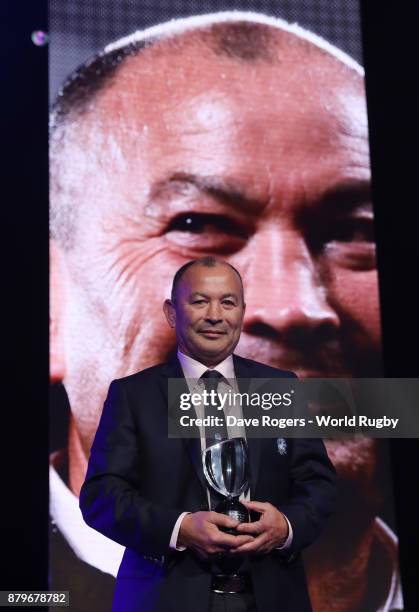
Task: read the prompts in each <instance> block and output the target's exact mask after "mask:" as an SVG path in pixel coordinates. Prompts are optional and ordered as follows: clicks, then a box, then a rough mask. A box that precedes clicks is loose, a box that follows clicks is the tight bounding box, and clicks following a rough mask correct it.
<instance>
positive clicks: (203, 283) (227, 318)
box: [165, 265, 245, 366]
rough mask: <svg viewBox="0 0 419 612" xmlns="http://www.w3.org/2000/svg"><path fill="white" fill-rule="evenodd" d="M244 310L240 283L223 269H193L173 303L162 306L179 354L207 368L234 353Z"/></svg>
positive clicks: (187, 272)
mask: <svg viewBox="0 0 419 612" xmlns="http://www.w3.org/2000/svg"><path fill="white" fill-rule="evenodd" d="M244 310H245V307H244V303H243V295H242V287H241V283H240V280H239V278H238V276H237V274H236V273H235V272H234V270H233V269H232V268H230V267H229V266H226V265H217V266H214V267H211V268H208V267H206V266H202V265H194V266H192V267H191V268H189V269H188V270H187V271H186V272H185V274H184V275H183V276H182V278H181V280H180V282H179V284H178V287H177V289H176V297H175V301H174V303H172V302H168V301H167V302H166V303H165V311H166V313H167V315H166V316H167V318H168V321H169V323H170V325H171V326H172V327H175V328H176V339H177V342H178V346H179V348H180V350H181V351H182V352H184V353H185V354H186V355H189V356H190V357H192V358H193V359H196V360H197V361H200V362H201V363H204V364H205V365H207V366H213V365H216V364H218V363H220V362H221V361H223V359H225V358H226V357H228V355H231V354H232V353H233V351H234V349H235V348H236V345H237V343H238V341H239V338H240V332H241V329H242V324H243V315H244Z"/></svg>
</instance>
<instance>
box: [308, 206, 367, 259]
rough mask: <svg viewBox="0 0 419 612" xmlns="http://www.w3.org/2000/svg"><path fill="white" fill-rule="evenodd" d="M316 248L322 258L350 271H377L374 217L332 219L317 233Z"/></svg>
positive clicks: (315, 237)
mask: <svg viewBox="0 0 419 612" xmlns="http://www.w3.org/2000/svg"><path fill="white" fill-rule="evenodd" d="M316 234H317V235H314V238H313V240H312V247H313V250H314V251H315V252H317V253H318V254H319V255H320V256H324V257H327V258H329V259H331V260H333V261H334V262H335V263H337V264H338V265H341V266H343V267H347V268H353V269H359V270H367V269H370V268H373V267H375V240H374V225H373V219H372V216H368V217H350V218H343V219H342V218H341V219H331V220H329V221H328V222H326V223H324V224H323V225H322V227H321V228H319V231H318V232H316Z"/></svg>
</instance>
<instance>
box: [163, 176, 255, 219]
mask: <svg viewBox="0 0 419 612" xmlns="http://www.w3.org/2000/svg"><path fill="white" fill-rule="evenodd" d="M190 188H194V189H196V190H197V191H199V192H201V193H202V194H204V195H209V196H211V197H213V198H215V199H216V200H218V201H219V202H222V203H224V204H226V205H228V206H230V207H232V208H234V209H237V210H239V211H242V210H243V209H245V210H246V212H247V213H257V212H259V211H260V209H261V208H262V207H263V203H262V202H260V201H259V200H257V199H255V198H252V197H249V196H248V195H247V194H246V193H245V191H244V189H242V188H241V187H240V185H237V184H235V183H233V182H232V181H227V180H224V179H220V178H219V177H216V176H204V175H198V174H187V173H182V172H178V173H174V174H172V175H171V176H169V177H168V178H166V179H163V180H162V181H158V182H157V183H155V184H154V185H153V187H152V190H151V199H152V200H159V199H164V198H165V197H170V196H171V195H173V194H179V195H181V194H183V193H185V194H186V193H188V192H189V189H190Z"/></svg>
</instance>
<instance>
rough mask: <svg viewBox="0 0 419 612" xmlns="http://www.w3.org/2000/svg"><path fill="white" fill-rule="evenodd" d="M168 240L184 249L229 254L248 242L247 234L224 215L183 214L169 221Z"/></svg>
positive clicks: (166, 232) (236, 223) (240, 226)
mask: <svg viewBox="0 0 419 612" xmlns="http://www.w3.org/2000/svg"><path fill="white" fill-rule="evenodd" d="M165 234H166V237H167V239H168V240H169V241H170V242H172V243H173V244H177V245H180V246H182V247H184V248H185V249H187V248H190V249H191V250H199V251H216V252H219V253H232V252H234V251H238V250H239V249H241V248H242V247H243V246H244V245H245V244H246V242H247V239H248V233H247V231H246V229H245V228H244V227H243V226H242V225H240V224H239V223H238V222H237V221H234V220H233V219H231V218H229V217H227V216H226V215H212V214H203V213H184V214H181V215H177V216H176V217H175V218H174V219H172V220H171V221H170V223H169V225H168V227H167V228H166V230H165Z"/></svg>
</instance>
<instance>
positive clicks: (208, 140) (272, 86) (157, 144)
mask: <svg viewBox="0 0 419 612" xmlns="http://www.w3.org/2000/svg"><path fill="white" fill-rule="evenodd" d="M80 119H81V120H82V121H83V129H82V130H80V128H79V120H80ZM79 120H77V121H76V122H75V123H74V124H73V126H71V125H70V126H69V127H68V128H67V129H66V130H65V131H64V133H63V136H65V137H64V138H61V142H60V139H56V140H57V142H58V143H59V146H58V147H57V148H56V151H57V153H56V157H57V158H59V157H60V156H61V155H62V150H63V149H62V145H63V144H64V142H65V143H66V144H70V145H71V143H73V144H74V145H75V148H76V149H78V152H77V154H76V155H75V154H74V151H73V153H72V154H71V155H67V159H71V165H72V166H73V170H74V169H76V170H77V172H78V173H80V169H81V172H84V171H85V169H87V168H89V166H90V168H91V166H92V164H96V163H97V162H98V161H99V163H100V165H101V166H102V165H103V166H105V164H106V163H107V160H108V162H110V163H112V164H113V165H115V166H116V169H117V170H118V168H119V169H120V170H121V171H124V172H125V171H126V170H129V171H130V172H131V171H132V172H134V170H135V168H133V167H132V164H134V165H135V164H136V165H137V166H138V164H139V163H140V164H141V172H142V174H143V175H144V176H145V175H146V176H147V177H149V179H150V180H149V184H148V186H147V190H146V191H144V190H143V192H142V195H143V196H147V197H148V196H154V195H155V194H158V195H159V196H161V195H162V194H163V193H164V192H166V193H167V188H168V187H170V188H176V189H179V188H181V189H183V188H184V187H185V181H183V180H181V181H180V183H179V180H178V179H179V176H180V175H185V174H187V175H198V176H199V177H201V178H203V179H204V178H205V181H206V183H207V187H208V188H209V189H213V188H214V189H218V188H219V187H222V189H223V190H224V192H225V194H226V195H227V196H229V195H231V194H233V193H236V192H237V193H240V194H241V195H242V196H243V197H244V198H246V200H247V203H250V202H251V201H252V200H255V201H256V200H259V201H260V200H266V198H267V197H269V191H270V190H272V188H273V187H272V184H271V183H272V178H271V177H272V173H273V169H272V168H269V167H267V166H266V160H265V159H263V156H261V155H259V154H258V149H260V148H264V150H265V151H268V152H269V154H270V155H271V162H270V163H271V164H272V165H274V164H276V163H277V161H278V159H279V158H283V155H284V154H286V156H287V165H288V166H291V165H292V164H294V168H295V169H296V170H298V168H300V169H302V165H307V164H308V165H310V164H311V161H310V160H309V159H308V158H307V156H310V155H311V156H312V157H313V161H315V159H316V157H317V156H318V155H321V154H324V155H330V154H331V145H334V144H336V142H337V141H338V140H339V137H340V136H341V137H342V138H346V141H347V144H348V146H351V147H352V149H354V147H353V146H352V144H355V148H356V149H357V151H356V152H355V157H356V159H354V163H355V164H356V165H358V166H359V162H360V161H361V163H362V165H363V166H364V167H365V173H364V174H365V178H367V176H368V159H367V158H368V150H367V144H366V143H367V141H366V113H365V103H364V90H363V80H362V77H361V76H360V74H359V71H357V69H356V68H355V67H354V66H350V65H348V62H346V63H345V62H343V61H341V59H338V58H337V57H336V56H335V55H332V54H331V53H330V52H329V51H328V50H325V49H321V48H319V47H318V46H316V45H314V44H313V43H312V42H310V41H308V40H305V39H303V38H300V37H297V36H296V35H295V34H294V33H290V32H287V31H282V30H279V29H276V28H273V27H269V26H266V25H261V24H250V23H242V24H240V23H228V24H225V23H221V24H216V25H215V26H214V25H213V26H211V27H209V28H207V29H204V30H196V31H188V32H186V33H183V34H180V35H177V36H174V37H172V38H169V39H167V40H162V41H159V42H157V43H155V44H153V45H152V46H150V47H146V48H144V49H142V50H141V51H140V52H139V53H138V54H136V55H133V56H127V57H126V58H125V59H124V60H123V61H122V63H121V64H120V65H119V66H118V67H117V69H116V70H115V71H114V73H113V75H112V76H111V78H110V79H109V80H108V81H107V82H106V83H105V85H103V86H102V88H101V89H99V91H98V92H97V93H96V95H95V96H94V97H93V99H92V100H91V103H89V105H88V106H87V107H86V110H85V112H84V113H83V114H82V115H81V116H80V117H79ZM299 133H300V134H303V133H304V134H305V138H304V142H299V139H298V134H299ZM296 134H297V138H296V137H295V136H296ZM350 139H354V141H353V143H349V140H350ZM360 139H361V140H363V141H364V145H363V147H360V146H358V142H355V141H358V140H360ZM303 145H304V148H305V159H304V160H303V159H302V158H301V151H300V150H299V147H300V148H301V146H303ZM361 148H362V151H361ZM53 149H54V147H53ZM196 149H198V150H199V151H200V152H201V153H202V154H203V155H201V156H200V159H199V160H198V159H196V160H195V159H194V154H193V155H191V151H192V150H196ZM53 157H54V154H53ZM250 157H251V158H252V159H253V160H259V161H260V163H263V164H264V168H261V170H263V171H264V174H265V180H264V181H263V182H262V181H261V180H260V172H259V176H258V179H257V180H252V177H251V176H250V180H247V183H248V185H247V186H246V193H244V192H243V186H242V184H241V183H242V180H241V175H243V174H246V175H249V167H248V164H246V163H245V164H243V163H241V162H245V161H246V160H249V158H250ZM265 157H266V156H265ZM338 157H339V156H338ZM338 157H337V158H336V160H335V162H336V163H339V159H338ZM360 157H362V160H360V159H359V158H360ZM78 158H79V163H77V162H76V160H77V159H78ZM85 158H87V160H86V159H85ZM135 158H137V159H135ZM100 160H102V161H100ZM139 160H141V162H139ZM162 161H163V162H164V161H166V162H167V163H166V168H165V169H163V168H162V167H161V166H162V164H161V162H162ZM195 162H196V163H195ZM344 163H346V161H345V162H344ZM197 165H198V167H197ZM76 166H77V168H76ZM56 168H57V169H58V170H59V171H58V172H53V174H55V176H56V177H57V178H58V177H60V180H61V182H62V183H65V182H67V187H68V186H69V185H70V184H71V183H72V184H71V189H72V190H75V189H77V187H76V186H75V184H74V179H73V178H71V177H72V175H73V171H72V168H71V167H68V168H67V170H66V171H65V172H63V171H62V168H61V169H60V168H59V164H57V166H56ZM221 168H222V171H221ZM156 169H159V170H160V173H156V172H154V170H156ZM138 170H139V167H137V171H138ZM257 170H258V168H257V167H256V166H255V167H254V171H255V172H256V171H257ZM349 178H350V177H349ZM221 180H222V181H223V185H221V183H220V181H221ZM330 180H334V179H333V177H330ZM226 181H227V182H228V183H229V184H228V185H225V184H224V183H226ZM140 182H141V181H140ZM190 183H191V182H190V181H186V187H187V188H188V189H189V188H190ZM78 184H83V182H82V181H78ZM192 184H193V186H196V185H195V184H194V182H193V181H192ZM224 187H225V189H224ZM139 188H140V187H139ZM52 189H53V191H54V185H53V186H52ZM65 189H66V185H65V184H62V185H61V186H60V189H58V190H57V193H59V192H60V190H61V193H62V192H63V191H65ZM319 195H320V196H321V194H319ZM59 199H60V196H58V197H57V200H59ZM73 199H74V198H73ZM150 199H152V200H153V202H156V199H155V198H154V197H153V198H150ZM61 200H63V198H62V197H61ZM68 201H70V198H68ZM53 207H54V204H53ZM56 211H58V214H57V215H55V217H56V218H57V219H59V218H60V214H59V211H60V208H59V206H56ZM70 213H71V211H70V209H69V207H68V208H67V214H64V215H63V214H61V219H62V220H63V221H64V223H61V225H65V223H67V225H68V223H69V221H70V220H72V221H73V224H74V225H76V223H75V219H76V217H77V216H78V212H77V211H76V212H74V211H73V213H71V214H70ZM147 214H151V215H153V214H156V210H154V212H153V210H151V209H148V211H147ZM53 220H54V213H53ZM56 225H57V226H58V225H59V224H58V223H57V224H56Z"/></svg>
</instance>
